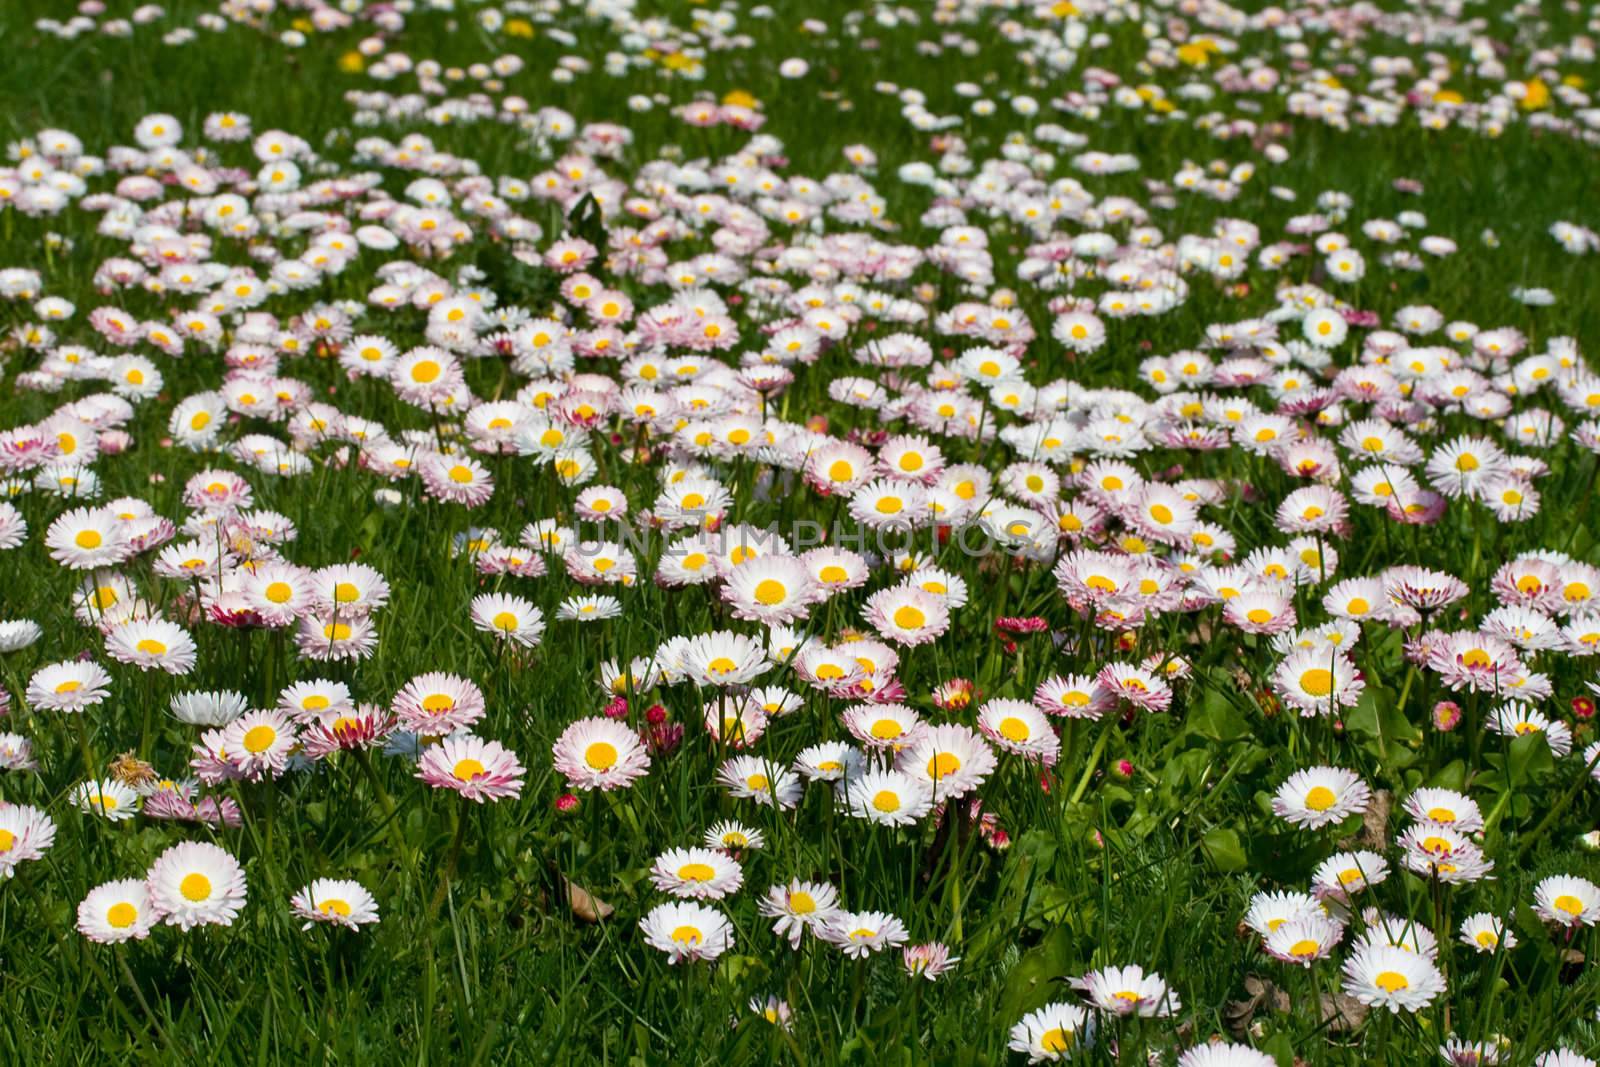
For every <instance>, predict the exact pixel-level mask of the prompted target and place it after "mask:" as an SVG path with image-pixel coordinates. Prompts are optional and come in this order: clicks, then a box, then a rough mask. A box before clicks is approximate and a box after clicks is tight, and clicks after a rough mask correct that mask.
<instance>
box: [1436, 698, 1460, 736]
mask: <svg viewBox="0 0 1600 1067" xmlns="http://www.w3.org/2000/svg"><path fill="white" fill-rule="evenodd" d="M1460 725H1461V705H1460V704H1457V703H1456V702H1455V701H1453V700H1441V701H1439V702H1438V703H1437V704H1435V705H1434V706H1433V728H1434V729H1435V730H1438V731H1439V732H1440V733H1445V734H1447V733H1449V732H1451V731H1452V730H1454V729H1455V728H1456V727H1457V726H1460Z"/></svg>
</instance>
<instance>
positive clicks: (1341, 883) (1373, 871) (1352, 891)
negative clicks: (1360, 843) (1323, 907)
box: [1311, 850, 1389, 901]
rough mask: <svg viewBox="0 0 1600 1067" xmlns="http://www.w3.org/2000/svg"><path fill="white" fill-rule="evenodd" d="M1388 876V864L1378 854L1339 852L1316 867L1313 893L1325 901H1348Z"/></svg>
mask: <svg viewBox="0 0 1600 1067" xmlns="http://www.w3.org/2000/svg"><path fill="white" fill-rule="evenodd" d="M1388 877H1389V861H1388V860H1386V859H1384V858H1383V857H1382V856H1380V855H1378V854H1377V853H1376V852H1368V851H1365V850H1361V851H1357V852H1336V853H1334V854H1333V855H1332V856H1329V857H1328V858H1327V859H1325V860H1323V861H1322V862H1321V863H1319V864H1317V869H1316V870H1315V871H1314V872H1312V875H1311V891H1312V892H1313V893H1315V894H1316V895H1317V896H1318V897H1319V898H1321V899H1324V900H1338V901H1347V900H1349V899H1350V898H1351V897H1353V896H1355V895H1356V894H1357V893H1360V892H1361V891H1362V890H1364V889H1367V888H1368V887H1370V886H1375V885H1379V884H1381V883H1382V882H1384V881H1385V880H1386V879H1387V878H1388Z"/></svg>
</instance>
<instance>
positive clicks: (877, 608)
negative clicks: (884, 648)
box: [862, 586, 950, 646]
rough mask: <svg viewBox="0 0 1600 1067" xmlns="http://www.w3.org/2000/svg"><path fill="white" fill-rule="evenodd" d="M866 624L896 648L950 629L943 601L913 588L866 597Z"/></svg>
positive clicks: (864, 615)
mask: <svg viewBox="0 0 1600 1067" xmlns="http://www.w3.org/2000/svg"><path fill="white" fill-rule="evenodd" d="M862 614H863V617H864V618H865V619H866V621H867V625H869V626H871V627H872V628H873V629H874V630H876V631H878V633H879V634H880V635H882V636H883V638H884V640H886V641H891V642H893V643H895V644H898V645H906V646H914V645H922V644H926V643H928V642H929V641H932V640H934V639H935V638H938V637H940V636H942V635H943V634H944V632H945V631H946V630H948V629H949V628H950V609H949V607H948V606H947V605H946V602H945V600H944V598H942V597H940V596H937V595H935V594H933V593H929V592H926V591H924V590H922V589H919V588H916V587H907V586H896V587H893V588H890V589H881V590H879V591H878V592H876V593H874V594H872V596H870V597H868V598H867V605H866V609H865V611H864V612H863V613H862Z"/></svg>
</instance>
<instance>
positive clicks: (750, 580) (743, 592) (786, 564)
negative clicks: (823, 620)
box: [722, 555, 819, 625]
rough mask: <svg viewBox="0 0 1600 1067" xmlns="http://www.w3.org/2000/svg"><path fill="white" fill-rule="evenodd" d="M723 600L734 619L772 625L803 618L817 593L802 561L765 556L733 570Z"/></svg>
mask: <svg viewBox="0 0 1600 1067" xmlns="http://www.w3.org/2000/svg"><path fill="white" fill-rule="evenodd" d="M722 599H723V600H724V601H726V602H727V603H728V604H729V606H731V607H732V609H733V614H734V616H735V617H736V618H740V619H749V620H751V621H752V622H760V623H765V624H767V625H773V624H776V623H791V622H796V621H798V620H800V619H803V618H805V617H806V616H807V615H808V614H810V611H811V605H812V604H814V603H815V602H816V601H817V600H818V599H819V590H818V589H817V586H816V584H815V583H814V582H813V580H812V577H811V572H810V570H809V569H808V568H807V566H806V564H805V563H804V562H802V561H801V560H798V559H795V558H794V557H793V556H779V555H766V556H762V557H761V558H759V559H755V560H751V561H750V562H749V563H746V564H744V565H743V566H740V567H736V568H734V570H733V571H732V573H730V574H729V575H728V580H727V583H726V584H725V585H724V586H723V587H722Z"/></svg>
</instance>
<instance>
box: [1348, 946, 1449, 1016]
mask: <svg viewBox="0 0 1600 1067" xmlns="http://www.w3.org/2000/svg"><path fill="white" fill-rule="evenodd" d="M1343 970H1344V991H1345V993H1346V994H1347V995H1349V996H1352V997H1355V998H1356V999H1357V1000H1359V1001H1360V1002H1361V1003H1363V1004H1365V1005H1367V1006H1368V1007H1369V1008H1387V1009H1389V1011H1390V1012H1392V1013H1394V1014H1399V1013H1400V1012H1401V1011H1402V1010H1404V1011H1408V1012H1413V1013H1414V1012H1417V1011H1420V1010H1422V1009H1423V1008H1425V1007H1427V1006H1428V1005H1429V1004H1430V1003H1432V1002H1433V1000H1434V998H1435V997H1437V996H1439V994H1441V993H1443V992H1444V989H1445V982H1444V975H1442V974H1440V973H1439V968H1438V967H1436V966H1435V965H1434V963H1433V961H1432V960H1429V959H1425V958H1423V957H1422V956H1419V955H1417V954H1416V953H1414V952H1407V951H1406V950H1405V949H1403V948H1396V947H1395V946H1393V945H1371V946H1368V947H1366V948H1363V949H1359V950H1358V951H1357V952H1356V953H1355V954H1354V955H1353V956H1351V958H1350V959H1348V960H1346V961H1345V964H1344V968H1343Z"/></svg>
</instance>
